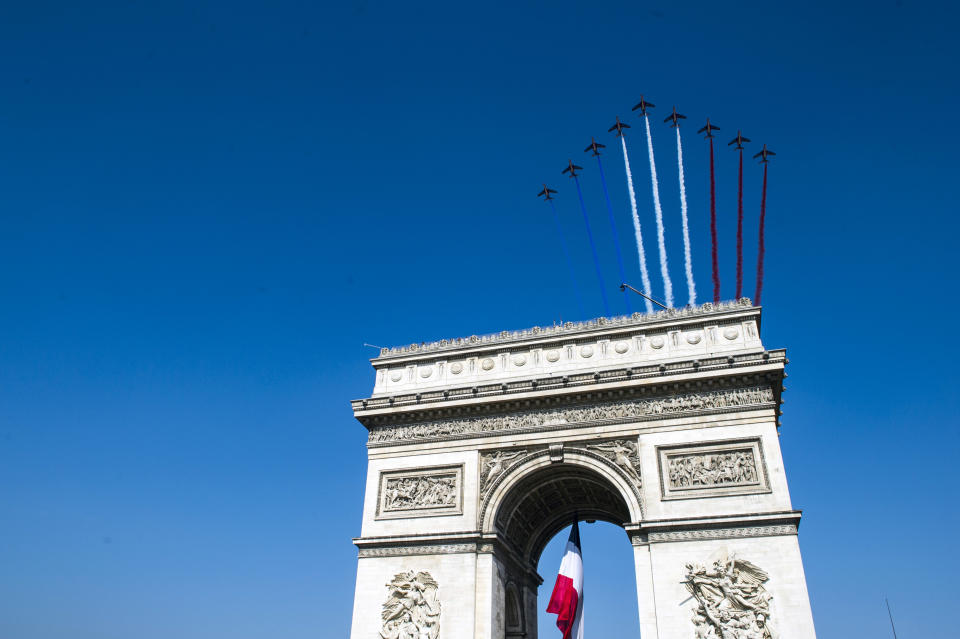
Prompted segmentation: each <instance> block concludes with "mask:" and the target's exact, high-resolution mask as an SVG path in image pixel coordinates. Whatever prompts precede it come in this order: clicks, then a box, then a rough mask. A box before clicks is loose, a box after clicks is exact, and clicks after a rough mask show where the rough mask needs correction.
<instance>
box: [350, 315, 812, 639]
mask: <svg viewBox="0 0 960 639" xmlns="http://www.w3.org/2000/svg"><path fill="white" fill-rule="evenodd" d="M372 363H373V367H374V369H375V371H376V382H375V385H374V390H373V394H372V395H371V396H370V397H369V398H367V399H361V400H356V401H354V402H353V410H354V415H355V416H356V418H357V419H358V420H359V421H360V422H361V423H362V424H363V425H364V426H365V427H366V428H367V429H368V430H369V441H368V444H367V448H368V458H369V464H368V470H367V483H366V493H365V496H364V510H363V524H362V528H361V533H360V537H358V538H356V539H355V540H354V543H355V544H356V545H357V547H358V548H359V559H358V567H357V583H356V593H355V599H354V608H353V627H352V633H351V637H352V638H353V639H376V638H378V637H381V638H382V639H470V638H473V639H500V638H506V637H511V638H521V637H523V638H526V639H536V636H537V623H536V622H537V613H538V611H539V610H540V609H541V608H543V607H544V606H545V605H546V604H545V603H544V602H539V603H538V601H537V586H538V585H539V584H540V583H541V582H542V579H541V577H540V576H539V575H538V574H537V571H536V568H537V562H538V560H539V557H540V553H541V552H542V550H543V548H544V546H545V545H546V543H547V542H548V541H549V540H550V539H551V538H552V537H553V536H554V535H556V534H557V533H558V532H559V531H560V530H562V529H563V528H565V527H566V526H568V525H569V524H570V521H571V518H572V517H573V514H574V513H575V512H576V513H579V515H580V518H581V519H585V520H602V521H608V522H612V523H614V524H616V525H618V526H621V527H622V528H623V529H624V531H625V532H626V536H625V543H626V542H627V540H628V541H629V543H630V544H632V548H633V560H634V567H635V570H636V586H637V602H638V605H639V612H640V634H641V636H642V637H643V639H657V638H663V639H680V638H686V637H689V638H691V639H707V638H715V639H727V638H729V637H736V638H738V639H764V638H767V637H776V638H779V639H812V638H813V637H815V631H814V626H813V617H812V615H811V612H810V603H809V598H808V595H807V587H806V579H805V577H804V573H803V564H802V561H801V558H800V548H799V545H798V543H797V526H798V525H799V523H800V512H799V511H797V510H794V509H793V506H792V505H791V503H790V493H789V490H788V489H787V480H786V474H785V470H784V467H783V460H782V458H781V456H780V444H779V441H778V428H779V415H780V403H781V399H780V395H781V392H782V390H783V385H782V382H783V378H784V377H785V375H784V366H785V365H786V363H787V359H786V356H785V352H784V351H783V350H767V349H765V348H764V346H763V344H762V343H761V340H760V309H759V308H757V307H754V306H753V305H752V304H751V303H750V301H749V300H747V299H742V300H739V301H737V302H730V303H725V304H720V305H713V304H705V305H703V306H700V307H688V308H685V309H682V310H669V311H661V312H658V313H654V314H646V315H641V314H639V313H635V314H634V315H632V316H629V317H619V318H612V319H608V318H600V319H597V320H593V321H589V322H577V323H567V324H563V325H558V326H549V327H539V328H533V329H529V330H524V331H516V332H510V331H504V332H502V333H498V334H495V335H486V336H482V337H478V336H472V337H468V338H461V339H453V340H441V341H439V342H434V343H429V344H413V345H411V346H407V347H402V348H392V349H383V351H382V352H381V354H380V356H379V357H377V358H375V359H373V360H372ZM551 577H552V575H551Z"/></svg>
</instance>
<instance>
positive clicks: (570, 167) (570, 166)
mask: <svg viewBox="0 0 960 639" xmlns="http://www.w3.org/2000/svg"><path fill="white" fill-rule="evenodd" d="M567 162H569V164H568V165H567V168H565V169H564V170H562V171H560V172H561V173H569V174H570V175H568V176H567V177H572V178H575V177H577V171H582V170H583V167H582V166H577V165H576V164H574V163H573V160H567Z"/></svg>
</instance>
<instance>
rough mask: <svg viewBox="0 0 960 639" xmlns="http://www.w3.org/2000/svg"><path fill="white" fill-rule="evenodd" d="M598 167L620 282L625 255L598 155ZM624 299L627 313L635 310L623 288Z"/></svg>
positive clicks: (622, 275) (622, 277)
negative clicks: (621, 248)
mask: <svg viewBox="0 0 960 639" xmlns="http://www.w3.org/2000/svg"><path fill="white" fill-rule="evenodd" d="M597 167H598V168H599V169H600V184H602V185H603V196H604V197H605V198H606V199H607V216H608V217H609V218H610V228H611V229H613V245H614V246H615V247H616V248H617V266H618V267H619V268H620V283H621V284H622V283H624V282H626V281H627V275H626V273H625V272H624V270H623V255H622V254H621V253H620V236H619V235H618V234H617V224H616V222H615V221H614V219H613V206H611V205H610V192H609V191H607V178H606V177H604V175H603V162H601V161H600V156H599V155H598V156H597ZM623 301H624V303H626V305H627V313H628V314H629V313H631V312H633V311H632V309H631V308H630V296H629V295H628V294H627V290H626V289H624V290H623Z"/></svg>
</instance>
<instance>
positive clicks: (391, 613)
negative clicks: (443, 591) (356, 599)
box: [380, 570, 440, 639]
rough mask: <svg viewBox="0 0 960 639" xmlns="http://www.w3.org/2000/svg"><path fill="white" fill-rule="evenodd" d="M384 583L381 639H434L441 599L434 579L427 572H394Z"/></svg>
mask: <svg viewBox="0 0 960 639" xmlns="http://www.w3.org/2000/svg"><path fill="white" fill-rule="evenodd" d="M386 586H387V591H388V595H387V601H386V602H385V603H384V604H383V615H382V616H383V628H382V629H381V630H380V637H381V639H437V636H438V635H439V634H440V598H439V596H438V592H437V590H438V585H437V582H436V580H434V578H433V577H432V576H431V575H430V573H429V572H426V571H420V572H415V571H413V570H411V571H409V572H401V573H397V574H396V575H394V577H393V580H392V581H391V582H390V583H388V584H387V585H386Z"/></svg>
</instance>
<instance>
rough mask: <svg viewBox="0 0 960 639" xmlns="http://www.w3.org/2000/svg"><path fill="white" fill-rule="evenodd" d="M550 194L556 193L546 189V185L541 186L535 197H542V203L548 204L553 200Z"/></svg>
mask: <svg viewBox="0 0 960 639" xmlns="http://www.w3.org/2000/svg"><path fill="white" fill-rule="evenodd" d="M551 193H556V191H554V190H553V189H549V188H547V185H546V184H544V185H543V190H542V191H540V192H539V193H537V197H542V198H543V201H544V202H549V201H550V200H552V199H553V198H552V197H551V196H550V194H551Z"/></svg>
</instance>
